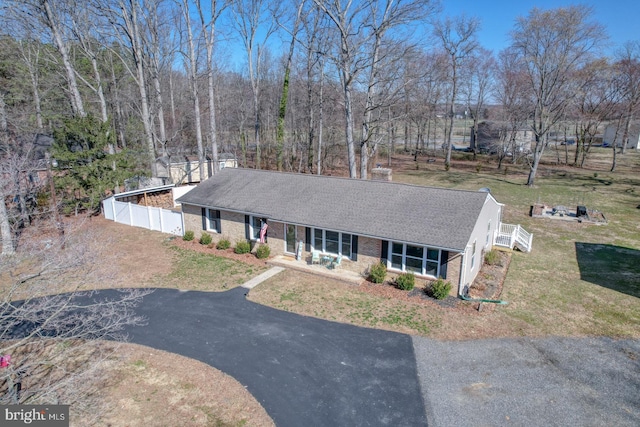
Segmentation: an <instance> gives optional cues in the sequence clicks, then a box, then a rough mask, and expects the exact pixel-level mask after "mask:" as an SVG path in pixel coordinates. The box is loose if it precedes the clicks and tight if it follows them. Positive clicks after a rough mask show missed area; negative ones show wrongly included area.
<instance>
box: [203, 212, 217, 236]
mask: <svg viewBox="0 0 640 427" xmlns="http://www.w3.org/2000/svg"><path fill="white" fill-rule="evenodd" d="M206 215H207V220H206V226H207V228H206V229H207V231H213V232H215V233H220V211H217V210H215V209H207V211H206Z"/></svg>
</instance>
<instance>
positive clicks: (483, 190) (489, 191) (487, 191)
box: [478, 187, 491, 193]
mask: <svg viewBox="0 0 640 427" xmlns="http://www.w3.org/2000/svg"><path fill="white" fill-rule="evenodd" d="M478 191H480V192H481V193H491V189H490V188H489V187H482V188H481V189H479V190H478Z"/></svg>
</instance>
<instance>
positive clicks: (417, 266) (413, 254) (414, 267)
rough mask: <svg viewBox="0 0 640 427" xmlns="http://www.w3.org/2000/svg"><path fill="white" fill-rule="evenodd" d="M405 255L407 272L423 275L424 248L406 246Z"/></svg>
mask: <svg viewBox="0 0 640 427" xmlns="http://www.w3.org/2000/svg"><path fill="white" fill-rule="evenodd" d="M406 248H407V249H406V253H405V260H404V264H405V270H407V271H409V272H411V273H416V274H422V259H423V258H424V248H423V247H421V246H410V245H406Z"/></svg>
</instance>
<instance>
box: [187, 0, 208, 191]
mask: <svg viewBox="0 0 640 427" xmlns="http://www.w3.org/2000/svg"><path fill="white" fill-rule="evenodd" d="M189 3H190V2H189V0H182V14H183V19H184V22H185V25H186V27H187V28H186V30H187V49H188V51H187V52H185V53H184V55H185V56H186V61H185V67H186V69H187V72H188V74H189V86H190V88H191V100H192V101H193V113H194V121H195V132H196V143H197V144H198V167H199V169H200V180H201V181H204V180H205V177H206V175H205V173H204V165H205V161H206V155H205V150H204V143H203V140H202V124H201V121H200V120H201V119H200V94H199V89H198V57H197V54H196V47H195V40H194V31H193V29H192V26H191V13H190V11H189Z"/></svg>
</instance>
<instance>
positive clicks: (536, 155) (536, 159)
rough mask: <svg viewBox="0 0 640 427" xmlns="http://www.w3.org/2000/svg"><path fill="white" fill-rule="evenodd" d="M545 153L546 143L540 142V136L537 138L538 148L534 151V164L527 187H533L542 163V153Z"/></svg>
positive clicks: (531, 167)
mask: <svg viewBox="0 0 640 427" xmlns="http://www.w3.org/2000/svg"><path fill="white" fill-rule="evenodd" d="M543 152H544V142H543V141H541V140H540V138H539V137H538V136H536V146H535V149H534V151H533V163H532V164H531V166H530V169H529V176H528V178H527V186H528V187H533V185H534V182H535V179H536V173H537V172H538V164H539V163H540V158H541V157H542V153H543Z"/></svg>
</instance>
